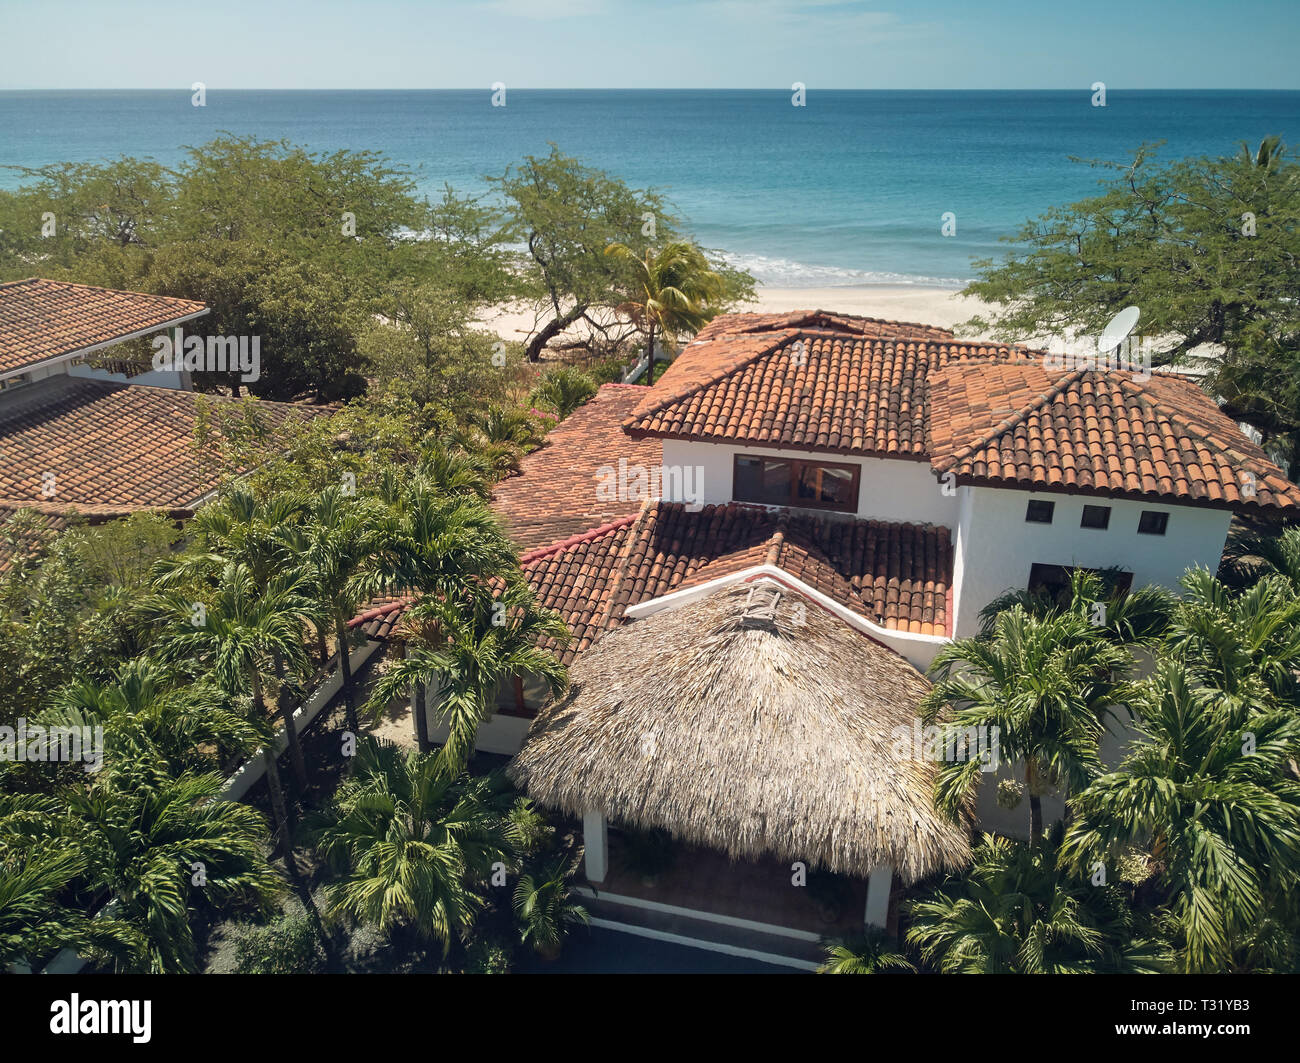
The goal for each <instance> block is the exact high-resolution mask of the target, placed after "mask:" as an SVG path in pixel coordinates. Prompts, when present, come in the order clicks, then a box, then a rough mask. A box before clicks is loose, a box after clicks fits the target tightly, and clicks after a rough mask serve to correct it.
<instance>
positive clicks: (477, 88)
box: [0, 82, 1300, 93]
mask: <svg viewBox="0 0 1300 1063" xmlns="http://www.w3.org/2000/svg"><path fill="white" fill-rule="evenodd" d="M203 84H204V85H205V86H206V87H207V88H209V89H211V88H212V87H213V86H212V85H211V84H209V83H207V82H204V83H203ZM805 87H806V88H807V89H808V91H810V92H812V91H816V92H1083V93H1087V92H1090V91H1092V88H1091V86H1090V85H1084V86H1079V87H1066V88H1060V87H1058V88H1030V87H1020V88H974V87H964V88H952V87H948V88H817V87H816V86H815V85H813V86H807V85H806V83H805ZM218 89H219V91H221V92H491V91H492V86H491V85H487V86H483V85H468V86H466V85H461V86H443V87H414V86H405V87H399V86H365V87H357V86H349V87H344V86H311V87H304V88H284V87H278V88H268V87H257V86H239V87H221V86H218ZM506 89H507V91H509V92H779V93H787V92H789V91H790V89H789V88H787V87H785V86H771V85H759V86H752V85H748V86H747V85H729V86H724V87H717V86H714V87H692V86H664V87H658V86H656V87H649V86H636V87H626V86H610V85H605V86H596V87H588V86H564V87H549V88H543V87H537V86H532V85H506ZM190 91H192V89H191V87H190V86H174V85H131V86H113V87H108V86H94V87H91V86H84V87H83V86H78V87H58V88H56V87H51V86H48V85H47V86H34V85H28V86H16V87H0V92H181V93H186V92H190ZM1106 91H1107V92H1295V93H1300V86H1298V87H1296V88H1250V87H1223V86H1208V85H1205V86H1197V85H1171V86H1160V87H1149V86H1148V87H1145V88H1125V87H1119V88H1116V87H1115V86H1113V85H1110V84H1107V85H1106Z"/></svg>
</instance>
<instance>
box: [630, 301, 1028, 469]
mask: <svg viewBox="0 0 1300 1063" xmlns="http://www.w3.org/2000/svg"><path fill="white" fill-rule="evenodd" d="M716 324H717V322H714V325H716ZM711 327H712V326H711ZM910 328H912V326H906V327H904V328H902V329H900V331H899V333H898V334H897V335H893V336H891V335H885V336H884V337H883V338H878V337H875V336H865V335H860V334H856V333H850V332H845V331H839V330H810V329H785V330H782V331H778V332H771V331H759V332H754V331H743V332H739V333H726V334H715V335H714V336H713V338H711V339H707V340H705V341H703V342H700V341H696V342H694V343H691V344H689V345H688V346H687V347H686V349H685V350H684V351H683V352H682V353H681V355H679V356H678V358H677V360H676V361H675V362H673V364H672V365H671V366H669V367H668V368H667V369H666V370H664V374H663V376H662V377H661V378H660V379H659V381H658V383H657V384H656V385H655V386H654V387H653V388H651V389H650V391H649V393H648V394H646V395H645V396H644V398H643V399H642V400H641V402H640V403H638V405H637V407H636V408H635V409H634V410H633V411H632V414H631V416H630V417H628V418H627V420H626V421H624V427H625V428H626V429H627V431H628V432H629V433H630V434H631V435H633V436H636V437H643V436H658V437H664V438H673V439H694V440H702V441H706V442H713V443H724V442H725V443H744V444H748V445H751V446H765V447H793V448H804V449H809V448H810V449H816V450H822V451H832V452H835V453H841V454H874V455H889V456H893V457H913V458H923V457H925V456H926V450H925V430H926V401H925V400H926V390H925V384H926V378H927V376H928V374H929V373H930V372H931V371H932V370H933V369H935V368H939V367H942V366H947V365H952V364H957V365H963V366H968V367H974V366H979V365H985V364H990V363H995V362H997V361H1028V360H1029V359H1030V358H1032V357H1037V356H1036V355H1034V354H1033V352H1030V351H1027V350H1025V349H1023V348H1016V347H1009V346H1005V345H998V344H973V343H962V342H959V341H957V340H955V339H953V338H952V337H951V335H946V336H944V335H941V334H940V330H929V331H930V332H931V333H934V334H935V335H933V336H923V335H921V334H909V333H908V332H907V329H910Z"/></svg>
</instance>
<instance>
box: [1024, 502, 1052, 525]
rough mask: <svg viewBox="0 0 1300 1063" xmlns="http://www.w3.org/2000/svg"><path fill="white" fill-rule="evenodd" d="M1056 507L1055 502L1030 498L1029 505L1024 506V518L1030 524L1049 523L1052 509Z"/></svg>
mask: <svg viewBox="0 0 1300 1063" xmlns="http://www.w3.org/2000/svg"><path fill="white" fill-rule="evenodd" d="M1054 509H1056V503H1055V502H1047V501H1044V500H1043V499H1040V498H1031V499H1030V500H1029V505H1028V506H1027V507H1026V508H1025V520H1026V521H1028V522H1029V523H1030V524H1051V523H1052V511H1053V510H1054Z"/></svg>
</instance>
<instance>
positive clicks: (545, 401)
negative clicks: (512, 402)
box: [528, 365, 596, 421]
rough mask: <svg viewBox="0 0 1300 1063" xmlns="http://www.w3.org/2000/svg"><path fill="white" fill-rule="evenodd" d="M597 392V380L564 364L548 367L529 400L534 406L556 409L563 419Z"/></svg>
mask: <svg viewBox="0 0 1300 1063" xmlns="http://www.w3.org/2000/svg"><path fill="white" fill-rule="evenodd" d="M595 394H596V382H595V381H594V380H592V379H591V377H589V376H588V375H587V374H586V373H584V372H582V370H580V369H574V368H573V367H572V366H568V365H562V366H558V367H556V368H554V369H548V370H546V372H544V373H543V374H542V379H541V380H539V381H538V382H537V386H536V387H535V388H533V390H532V393H531V394H530V395H529V396H528V401H529V402H531V403H532V404H533V405H534V406H540V407H542V408H543V409H547V410H554V411H555V413H556V415H557V416H558V417H559V418H560V420H561V421H563V420H564V419H565V418H566V417H568V416H569V415H570V414H571V413H573V411H574V410H576V409H577V408H578V407H579V406H582V405H583V404H584V403H586V402H588V401H590V400H591V399H592V398H593V397H594V396H595Z"/></svg>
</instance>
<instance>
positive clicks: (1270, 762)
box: [1062, 656, 1300, 972]
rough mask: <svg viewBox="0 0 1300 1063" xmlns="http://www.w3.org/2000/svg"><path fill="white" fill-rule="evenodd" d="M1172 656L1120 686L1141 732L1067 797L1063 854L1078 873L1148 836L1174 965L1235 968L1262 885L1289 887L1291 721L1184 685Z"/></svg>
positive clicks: (1185, 675)
mask: <svg viewBox="0 0 1300 1063" xmlns="http://www.w3.org/2000/svg"><path fill="white" fill-rule="evenodd" d="M1189 672H1190V668H1189V666H1188V665H1187V664H1185V663H1184V662H1183V661H1181V660H1179V659H1177V658H1176V657H1173V656H1171V657H1169V658H1167V659H1164V660H1162V661H1160V662H1159V663H1158V665H1157V667H1156V670H1155V672H1154V673H1153V674H1152V675H1151V676H1150V677H1149V678H1147V679H1145V680H1142V681H1141V682H1138V683H1134V684H1132V685H1131V687H1130V689H1129V691H1128V694H1127V698H1126V700H1127V702H1128V703H1129V704H1130V705H1131V706H1132V707H1133V709H1134V711H1135V712H1136V713H1137V715H1138V720H1139V724H1138V728H1139V734H1140V736H1141V739H1140V741H1139V743H1138V744H1137V745H1136V746H1135V748H1134V749H1133V751H1132V752H1131V753H1129V755H1128V756H1127V757H1126V758H1125V759H1124V761H1123V763H1122V764H1121V765H1120V767H1119V769H1118V770H1116V771H1113V772H1110V773H1108V774H1106V775H1103V776H1101V777H1100V778H1098V779H1095V780H1094V781H1093V782H1092V784H1091V785H1090V786H1088V787H1087V788H1086V789H1085V790H1083V791H1082V792H1080V793H1078V794H1076V795H1075V796H1074V798H1073V802H1072V804H1073V808H1074V812H1075V820H1074V822H1073V824H1072V825H1071V827H1070V830H1069V832H1068V834H1067V836H1066V839H1065V845H1064V847H1063V850H1062V858H1063V860H1064V861H1065V863H1066V864H1067V866H1071V867H1075V868H1081V867H1085V866H1088V865H1090V864H1092V863H1093V862H1095V861H1097V860H1104V859H1105V858H1106V856H1107V855H1108V854H1109V853H1110V852H1112V851H1113V850H1114V849H1115V848H1116V847H1117V846H1119V845H1121V844H1123V843H1129V842H1135V841H1144V840H1146V839H1148V838H1149V839H1150V843H1151V851H1152V855H1153V856H1154V858H1155V860H1156V862H1157V865H1158V867H1159V868H1160V873H1159V878H1160V881H1161V883H1162V885H1163V886H1164V888H1165V890H1166V893H1167V897H1168V903H1169V905H1170V909H1171V911H1172V914H1173V917H1174V920H1175V922H1176V924H1177V926H1178V928H1179V932H1180V937H1181V945H1180V947H1179V966H1180V967H1181V969H1182V970H1184V971H1187V972H1195V971H1223V970H1230V969H1232V968H1233V967H1234V958H1233V957H1234V953H1235V952H1236V951H1237V950H1238V949H1239V948H1240V947H1241V946H1242V945H1243V943H1244V942H1245V941H1247V939H1248V938H1249V937H1250V935H1251V932H1252V930H1253V929H1254V927H1255V924H1256V923H1257V921H1258V920H1259V918H1260V916H1261V914H1262V913H1263V912H1264V905H1265V898H1266V896H1267V895H1268V894H1269V893H1270V892H1271V891H1280V892H1286V891H1289V890H1294V889H1295V887H1296V885H1297V883H1298V882H1300V784H1297V782H1296V778H1295V774H1294V767H1293V766H1294V763H1295V760H1296V758H1297V757H1298V756H1300V717H1298V716H1297V715H1296V713H1295V712H1294V710H1293V709H1291V708H1289V707H1285V706H1283V707H1278V706H1275V705H1269V704H1268V703H1267V702H1262V703H1261V702H1255V701H1252V700H1251V699H1249V698H1243V697H1237V696H1227V697H1225V696H1224V694H1223V692H1222V691H1221V690H1217V689H1214V688H1212V687H1206V686H1203V685H1199V684H1197V683H1195V682H1193V681H1192V679H1191V678H1190V675H1189Z"/></svg>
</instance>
